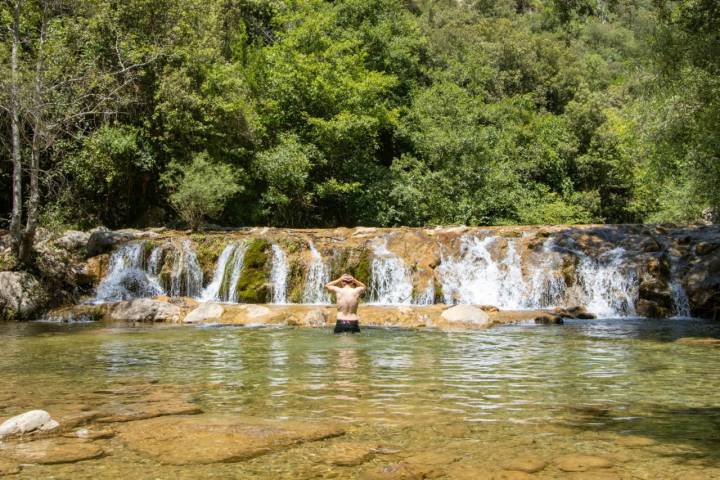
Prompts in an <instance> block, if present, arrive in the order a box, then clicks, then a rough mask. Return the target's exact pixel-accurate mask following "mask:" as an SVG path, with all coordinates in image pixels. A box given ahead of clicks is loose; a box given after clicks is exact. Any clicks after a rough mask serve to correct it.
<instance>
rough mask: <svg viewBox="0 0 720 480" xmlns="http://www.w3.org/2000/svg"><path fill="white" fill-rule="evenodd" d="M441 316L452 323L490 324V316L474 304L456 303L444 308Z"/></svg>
mask: <svg viewBox="0 0 720 480" xmlns="http://www.w3.org/2000/svg"><path fill="white" fill-rule="evenodd" d="M440 317H441V318H442V319H443V320H445V321H446V322H450V323H472V324H475V325H490V323H491V321H490V316H489V315H488V314H487V313H485V312H484V311H482V310H481V309H479V308H477V307H474V306H472V305H455V306H454V307H450V308H448V309H447V310H444V311H443V312H442V313H441V314H440Z"/></svg>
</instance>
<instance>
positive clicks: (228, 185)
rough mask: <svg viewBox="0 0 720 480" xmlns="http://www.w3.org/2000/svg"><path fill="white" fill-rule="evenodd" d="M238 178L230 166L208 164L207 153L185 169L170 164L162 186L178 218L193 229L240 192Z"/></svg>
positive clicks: (216, 213) (203, 153)
mask: <svg viewBox="0 0 720 480" xmlns="http://www.w3.org/2000/svg"><path fill="white" fill-rule="evenodd" d="M238 177H239V175H238V173H237V172H236V171H234V170H233V168H232V167H230V166H229V165H225V164H222V163H217V164H215V163H212V162H211V161H210V158H209V156H208V154H207V152H201V153H198V154H195V155H194V156H193V159H192V163H191V164H190V165H188V166H185V167H183V166H181V165H179V164H177V163H173V164H171V165H170V169H169V170H168V172H166V173H165V175H164V176H163V183H164V184H165V185H166V186H167V188H168V189H169V190H170V191H171V192H172V193H171V194H170V196H169V201H170V204H171V205H172V206H173V208H175V210H176V211H177V213H178V215H179V216H180V218H182V219H183V220H184V221H186V222H187V223H188V225H189V226H190V228H192V229H193V230H197V229H198V228H199V227H200V225H201V223H202V221H203V220H204V219H208V218H217V216H218V215H220V214H221V213H222V211H223V209H224V208H225V205H226V203H227V202H228V201H229V200H230V198H231V197H232V196H233V195H235V194H237V193H238V192H240V191H241V190H242V186H241V185H239V184H238Z"/></svg>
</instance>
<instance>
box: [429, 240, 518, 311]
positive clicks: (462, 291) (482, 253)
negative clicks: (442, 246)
mask: <svg viewBox="0 0 720 480" xmlns="http://www.w3.org/2000/svg"><path fill="white" fill-rule="evenodd" d="M497 241H499V237H493V236H491V237H485V238H483V239H479V238H477V237H475V236H465V237H462V239H461V245H460V255H459V256H458V257H444V258H443V259H442V262H441V264H440V266H439V267H438V273H439V275H440V280H441V282H442V288H443V297H444V300H445V303H448V304H456V303H471V304H477V305H495V306H497V307H499V308H503V309H519V308H523V307H524V299H525V295H526V292H527V285H526V283H525V281H524V279H523V275H522V270H521V269H520V258H519V257H518V255H517V252H516V250H515V243H514V241H512V240H510V241H508V242H507V245H506V248H505V256H504V257H503V258H502V260H501V261H500V262H497V261H495V260H494V259H493V257H492V254H491V253H490V250H489V248H490V247H491V246H492V245H493V244H494V243H495V242H497Z"/></svg>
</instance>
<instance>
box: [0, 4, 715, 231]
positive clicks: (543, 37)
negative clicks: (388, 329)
mask: <svg viewBox="0 0 720 480" xmlns="http://www.w3.org/2000/svg"><path fill="white" fill-rule="evenodd" d="M46 3H47V2H44V1H42V0H24V1H23V2H22V4H23V10H22V19H21V30H22V32H23V34H24V35H25V38H27V39H28V41H26V42H24V43H23V45H22V48H21V52H20V60H21V72H22V73H23V75H24V76H22V77H21V78H26V77H27V78H30V75H31V73H32V72H33V68H35V65H36V64H37V59H38V56H42V57H43V58H44V60H45V63H44V65H46V72H45V74H44V78H45V79H46V80H47V81H48V83H49V84H51V85H54V86H57V88H48V89H46V91H45V92H44V95H45V97H46V100H47V102H48V104H50V105H53V107H52V108H44V109H43V110H42V112H43V113H42V115H43V117H44V118H47V119H51V118H61V119H63V120H62V121H57V122H55V123H49V124H51V125H61V127H62V128H60V127H57V128H55V129H54V130H52V131H51V133H52V138H51V140H52V141H50V140H48V141H47V142H46V144H45V146H44V148H43V150H42V158H41V168H42V171H43V176H42V179H41V182H42V195H43V197H42V198H43V202H42V203H43V209H42V220H43V222H44V223H45V224H46V225H63V226H66V225H74V226H78V227H89V226H93V225H97V224H105V225H108V226H111V227H116V226H131V225H138V226H144V225H153V224H162V223H165V224H174V223H177V224H178V225H181V224H184V225H190V226H193V227H196V226H198V225H199V224H200V222H201V221H210V222H212V223H216V224H225V225H232V226H239V225H248V224H270V225H280V226H331V225H356V224H365V225H400V224H402V225H426V224H449V223H464V224H500V223H587V222H643V221H653V222H654V221H666V220H670V221H695V220H698V219H700V218H701V216H702V214H703V211H706V212H707V211H715V212H717V211H718V206H719V205H720V180H719V179H720V160H719V158H718V156H719V155H720V40H718V39H719V38H720V37H718V34H717V32H718V31H719V30H720V6H718V3H717V2H715V1H713V0H686V1H670V0H493V1H490V0H475V1H469V2H468V1H463V2H455V1H451V0H440V1H437V0H409V1H401V0H338V1H335V2H326V1H320V0H299V1H293V2H283V1H279V0H202V1H200V0H153V1H148V0H125V1H123V2H117V1H112V0H92V1H89V0H88V1H79V2H74V1H72V2H71V1H60V0H57V1H55V2H50V3H52V9H51V12H50V13H51V14H52V15H51V18H50V21H49V23H48V29H47V41H46V43H45V46H44V49H42V50H41V49H39V48H38V47H37V45H38V43H37V33H36V32H37V30H38V22H39V20H38V18H39V14H38V12H39V11H40V10H41V7H42V6H43V5H45V4H46ZM0 18H1V19H2V22H3V23H4V24H5V23H8V24H9V19H10V18H11V8H10V6H9V5H8V4H6V3H4V4H2V6H0ZM6 21H7V22H6ZM10 45H11V37H10V36H8V33H7V32H5V31H3V32H1V33H0V58H2V65H1V66H0V68H2V69H3V72H0V73H2V74H3V75H2V76H3V77H4V78H8V76H7V75H4V74H5V73H6V72H5V70H6V69H8V68H9V67H8V65H9V51H10ZM77 79H83V80H82V81H81V82H78V80H77ZM0 82H4V83H3V89H2V91H3V93H1V94H0V97H2V96H4V95H5V94H6V93H5V92H6V91H7V89H6V88H5V86H6V82H7V80H0ZM28 85H30V83H28ZM29 88H30V87H27V88H26V90H29ZM23 91H24V90H23ZM88 96H90V97H92V98H100V99H104V100H101V103H100V107H101V108H96V107H97V105H96V104H93V107H94V108H95V109H94V110H93V111H92V112H90V113H86V112H83V111H82V110H83V108H85V109H86V106H85V104H83V103H82V102H83V101H85V100H84V99H86V98H89V97H88ZM2 101H4V99H3V98H0V103H2ZM26 110H28V112H29V111H30V109H26ZM75 112H80V113H75ZM26 113H27V112H26ZM74 115H78V118H79V119H80V120H78V121H73V122H70V121H68V120H67V119H68V118H75V117H74ZM8 118H9V117H8V113H7V112H6V111H0V125H2V129H3V143H4V144H8V145H9V140H7V138H8V137H9V133H8V135H5V132H6V131H7V132H9V130H10V128H9V120H8ZM23 118H24V119H25V120H24V123H23V128H25V129H26V130H29V129H30V128H31V127H32V126H31V125H30V121H29V120H28V119H29V118H32V115H31V114H30V113H28V114H27V115H25V116H24V117H23ZM48 121H49V120H48ZM48 131H50V130H48ZM47 136H48V137H50V135H47ZM0 158H1V159H2V163H1V166H0V217H2V222H4V221H5V220H6V219H7V217H8V215H9V211H10V207H11V196H10V181H11V180H10V174H11V164H10V162H9V161H6V160H9V159H10V154H9V149H4V150H3V151H2V152H0Z"/></svg>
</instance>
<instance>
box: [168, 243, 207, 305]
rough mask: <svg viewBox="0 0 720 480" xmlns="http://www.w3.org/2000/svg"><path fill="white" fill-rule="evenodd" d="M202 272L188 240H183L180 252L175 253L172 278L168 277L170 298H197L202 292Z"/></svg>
mask: <svg viewBox="0 0 720 480" xmlns="http://www.w3.org/2000/svg"><path fill="white" fill-rule="evenodd" d="M202 284H203V272H202V269H201V268H200V263H199V262H198V259H197V255H196V254H195V250H193V248H192V244H191V243H190V240H183V242H182V245H181V248H180V251H179V252H178V251H176V252H175V258H174V260H173V268H172V276H171V277H170V296H171V297H180V296H186V297H198V296H200V293H201V291H202Z"/></svg>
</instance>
